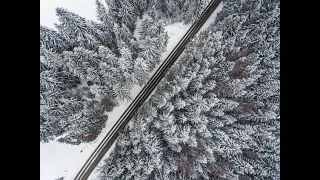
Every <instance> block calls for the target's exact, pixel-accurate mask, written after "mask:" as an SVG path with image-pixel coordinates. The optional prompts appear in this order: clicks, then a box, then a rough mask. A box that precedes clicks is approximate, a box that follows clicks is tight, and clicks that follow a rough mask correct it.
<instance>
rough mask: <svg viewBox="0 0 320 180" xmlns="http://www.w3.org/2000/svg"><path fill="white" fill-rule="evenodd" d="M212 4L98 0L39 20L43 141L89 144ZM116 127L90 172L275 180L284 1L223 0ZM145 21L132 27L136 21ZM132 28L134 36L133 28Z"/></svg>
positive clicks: (164, 179) (106, 176) (163, 178)
mask: <svg viewBox="0 0 320 180" xmlns="http://www.w3.org/2000/svg"><path fill="white" fill-rule="evenodd" d="M209 2H210V0H121V1H120V0H105V4H106V5H107V6H105V5H104V4H103V3H102V2H100V1H99V0H96V2H95V3H96V12H97V13H96V14H97V21H91V20H86V19H85V18H83V17H81V16H79V15H77V14H76V13H73V12H70V11H68V10H67V9H64V8H57V9H56V15H57V17H58V19H59V23H58V24H55V27H56V29H50V28H47V27H45V26H41V25H40V142H41V143H47V142H49V141H53V140H56V141H58V142H61V143H67V144H72V145H79V144H80V143H84V142H92V141H94V140H95V139H96V138H97V136H98V135H99V134H100V132H101V130H102V129H103V128H104V127H105V124H106V122H107V121H108V115H107V113H108V112H111V111H112V110H113V108H114V107H116V106H118V105H119V104H120V103H122V102H124V101H130V100H131V99H130V91H131V90H132V88H133V86H134V85H139V86H143V85H144V84H145V83H146V82H147V80H148V78H149V77H150V75H151V72H152V71H153V70H154V69H155V68H156V67H157V65H159V64H160V63H161V61H160V56H161V54H163V53H164V51H165V49H166V46H167V43H168V35H167V33H166V31H165V30H164V26H165V25H167V24H170V23H174V22H183V23H185V24H187V23H192V22H194V21H195V20H196V19H197V18H198V17H199V16H200V14H201V13H202V11H203V9H204V8H205V7H206V5H207V4H208V3H209ZM223 4H224V5H223V7H222V10H221V11H220V12H219V13H218V15H217V17H216V20H215V22H214V23H212V24H210V26H209V27H208V28H207V29H206V30H204V31H202V32H200V33H199V34H197V35H196V36H195V37H194V38H193V40H192V41H191V42H189V43H188V45H187V47H186V48H185V50H184V52H183V54H182V55H181V56H180V57H179V59H178V60H177V62H176V63H175V65H174V66H173V67H172V68H171V69H170V71H169V72H168V73H167V74H166V76H165V78H164V79H163V80H162V81H161V82H160V84H159V85H158V86H157V88H156V90H155V92H154V94H153V95H152V96H151V97H150V99H148V100H147V101H146V102H144V104H143V105H142V106H141V107H140V108H139V110H138V111H137V112H136V113H135V115H134V117H133V118H132V120H131V121H130V122H129V124H128V125H127V126H126V127H125V128H124V129H123V130H122V132H121V133H120V136H119V137H118V139H117V141H116V143H115V146H114V148H113V149H112V152H111V153H110V155H109V156H108V157H107V158H105V159H104V160H103V162H102V165H99V167H98V176H97V177H96V178H97V179H102V180H114V179H128V180H133V179H136V180H140V179H152V180H153V179H154V180H177V179H181V180H182V179H190V180H198V179H208V180H209V179H210V180H211V179H212V180H250V179H251V180H278V179H280V1H277V0H223ZM138 20H141V25H140V26H139V28H136V22H137V21H138ZM134 33H138V38H137V37H136V36H134Z"/></svg>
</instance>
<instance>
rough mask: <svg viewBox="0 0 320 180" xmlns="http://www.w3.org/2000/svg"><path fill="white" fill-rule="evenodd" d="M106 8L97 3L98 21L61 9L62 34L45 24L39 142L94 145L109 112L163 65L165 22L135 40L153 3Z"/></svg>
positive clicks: (121, 3) (113, 4)
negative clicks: (138, 26)
mask: <svg viewBox="0 0 320 180" xmlns="http://www.w3.org/2000/svg"><path fill="white" fill-rule="evenodd" d="M107 4H108V5H109V8H108V9H107V8H106V7H105V6H104V5H103V4H102V3H101V2H100V1H98V0H96V5H97V9H96V10H97V19H98V21H91V20H86V19H85V18H83V17H81V16H79V15H77V14H76V13H73V12H70V11H68V10H67V9H64V8H57V9H56V15H57V16H58V20H59V23H57V24H55V26H56V29H57V31H56V30H53V29H49V28H47V27H44V26H40V142H48V141H50V140H54V139H56V140H57V141H59V142H64V143H69V144H74V145H76V144H80V143H81V142H90V141H93V140H94V139H95V138H96V137H97V136H98V135H99V133H100V131H101V129H102V128H103V127H104V126H105V122H106V120H107V115H105V112H108V111H112V109H113V107H114V106H116V105H118V104H119V103H121V102H123V101H126V100H131V97H130V90H131V89H132V87H133V85H134V84H139V85H143V84H144V83H145V82H146V80H147V79H148V78H149V73H150V72H151V71H152V70H153V69H154V68H155V67H156V65H157V64H159V63H160V55H161V54H162V53H163V52H164V50H165V48H166V43H167V38H168V36H167V34H166V32H165V31H164V28H163V26H164V25H165V23H164V22H163V21H162V20H160V19H159V18H158V19H156V20H154V19H153V18H151V17H148V18H150V21H148V22H145V23H144V24H148V25H146V26H148V27H149V28H150V29H144V30H145V32H140V34H141V38H139V39H136V38H135V37H134V36H133V33H134V31H135V22H136V20H137V19H138V18H142V15H143V14H144V13H145V12H146V11H148V6H149V1H112V0H110V1H107ZM153 14H155V15H156V16H159V15H158V14H157V12H154V13H153ZM137 31H141V30H140V29H137ZM155 42H157V43H155Z"/></svg>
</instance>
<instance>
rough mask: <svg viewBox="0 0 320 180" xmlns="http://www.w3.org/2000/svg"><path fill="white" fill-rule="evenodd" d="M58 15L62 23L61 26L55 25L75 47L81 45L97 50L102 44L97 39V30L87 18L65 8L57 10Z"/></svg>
mask: <svg viewBox="0 0 320 180" xmlns="http://www.w3.org/2000/svg"><path fill="white" fill-rule="evenodd" d="M56 14H57V16H58V19H59V21H60V24H55V26H56V28H57V29H58V30H59V33H60V34H61V35H62V36H63V37H64V38H65V39H66V41H67V42H68V43H70V44H71V45H72V46H73V47H74V46H79V45H80V46H82V47H85V48H88V49H95V48H97V46H98V45H99V43H101V42H99V40H98V39H97V36H99V33H97V32H96V31H97V29H94V28H93V25H92V24H91V23H90V22H89V21H87V20H86V19H85V18H83V17H81V16H79V15H77V14H75V13H73V12H70V11H67V10H66V9H63V8H56Z"/></svg>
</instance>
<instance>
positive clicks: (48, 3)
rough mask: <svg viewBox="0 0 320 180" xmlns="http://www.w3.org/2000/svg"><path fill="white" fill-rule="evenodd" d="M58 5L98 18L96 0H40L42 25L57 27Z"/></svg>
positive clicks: (86, 16)
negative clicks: (55, 24)
mask: <svg viewBox="0 0 320 180" xmlns="http://www.w3.org/2000/svg"><path fill="white" fill-rule="evenodd" d="M100 2H101V3H103V4H104V5H105V2H104V1H103V0H100ZM57 7H63V8H66V9H67V10H68V11H71V12H74V13H77V14H78V15H80V16H82V17H84V18H86V19H87V20H89V19H90V20H97V18H96V9H97V8H96V5H95V1H94V0H54V1H53V0H40V24H41V25H44V26H47V27H49V28H53V29H55V27H54V23H59V21H58V17H57V16H56V11H55V9H56V8H57Z"/></svg>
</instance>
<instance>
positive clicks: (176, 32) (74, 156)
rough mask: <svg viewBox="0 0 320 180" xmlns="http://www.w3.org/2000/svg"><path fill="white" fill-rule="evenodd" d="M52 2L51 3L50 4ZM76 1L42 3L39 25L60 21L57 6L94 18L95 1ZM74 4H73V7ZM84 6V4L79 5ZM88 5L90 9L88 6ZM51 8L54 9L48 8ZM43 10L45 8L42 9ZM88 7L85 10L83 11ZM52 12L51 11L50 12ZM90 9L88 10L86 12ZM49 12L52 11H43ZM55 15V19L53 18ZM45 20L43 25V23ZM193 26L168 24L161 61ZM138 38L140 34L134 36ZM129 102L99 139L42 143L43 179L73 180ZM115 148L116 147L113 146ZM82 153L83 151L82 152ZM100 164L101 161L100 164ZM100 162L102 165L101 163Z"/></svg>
mask: <svg viewBox="0 0 320 180" xmlns="http://www.w3.org/2000/svg"><path fill="white" fill-rule="evenodd" d="M47 2H49V3H47ZM74 2H75V0H63V1H62V0H55V1H54V2H51V1H50V0H41V1H40V3H41V4H42V5H40V16H41V15H42V14H43V15H44V16H47V15H48V17H42V20H41V18H40V22H41V24H42V25H46V26H48V27H51V26H50V24H52V26H53V22H57V21H58V20H57V18H56V17H55V13H54V9H55V7H57V6H59V7H64V8H67V9H68V10H70V11H73V12H76V13H78V14H79V15H81V16H83V17H86V18H88V19H95V12H91V11H95V5H94V0H81V1H79V0H77V3H74ZM72 3H74V4H72ZM79 4H82V5H79ZM87 5H88V6H87ZM49 6H51V7H49ZM43 7H44V8H43ZM83 7H86V8H83ZM221 8H222V3H221V4H220V5H219V6H218V8H217V10H216V11H215V12H214V13H213V14H212V15H211V16H210V17H209V19H208V21H207V22H206V23H205V24H204V26H203V27H202V28H201V30H205V29H206V28H207V27H208V26H209V24H210V23H212V22H213V21H214V19H215V17H216V14H217V12H218V11H220V10H221ZM51 9H52V10H51ZM86 10H88V11H86ZM43 11H50V12H43ZM52 14H54V17H55V18H52V17H50V16H51V15H52ZM42 21H43V22H42ZM140 24H141V23H140V20H138V21H137V25H138V26H137V27H139V25H140ZM190 26H191V24H187V25H184V24H183V23H180V22H179V23H174V24H170V25H167V26H166V27H165V30H166V31H167V32H168V36H169V39H168V44H167V48H166V51H165V52H164V53H163V54H162V56H161V61H163V60H164V59H165V58H166V57H167V56H168V55H169V53H170V52H171V51H172V50H173V49H174V47H175V46H176V45H177V43H178V42H179V41H180V39H181V38H182V37H183V35H184V34H185V33H186V32H187V31H188V29H189V28H190ZM134 35H135V36H136V37H137V35H138V34H137V33H134ZM159 66H160V65H158V66H157V67H156V68H155V69H154V70H153V71H152V73H151V74H150V76H152V74H153V73H155V71H156V69H157V68H158V67H159ZM141 89H142V87H140V86H138V85H135V86H134V87H133V89H132V91H131V97H132V99H134V98H135V97H136V96H137V95H138V93H139V92H140V90H141ZM130 103H131V101H130V102H124V103H122V104H120V105H119V106H117V107H114V109H113V111H112V112H109V113H107V115H108V120H107V122H106V127H105V128H104V129H103V130H102V131H101V133H100V135H99V136H98V137H97V139H96V140H95V141H93V142H91V143H81V144H80V145H77V146H73V145H68V144H61V143H58V142H54V141H51V142H49V143H46V144H40V179H41V180H53V179H56V178H59V177H65V179H64V180H71V179H73V178H74V177H75V175H76V174H77V172H78V171H79V170H80V169H81V167H82V166H83V165H84V163H85V161H86V160H87V159H88V158H89V156H90V155H91V153H92V152H93V151H94V149H95V148H96V147H97V146H98V145H99V143H100V142H101V141H102V139H103V137H104V136H105V135H106V134H107V133H108V132H109V130H110V129H111V128H112V126H113V125H114V124H115V123H116V121H117V120H118V119H119V118H120V116H121V115H122V113H123V112H124V111H125V110H126V108H127V107H128V106H129V105H130ZM112 147H113V146H112ZM112 147H111V148H110V149H109V151H108V152H107V153H106V155H105V156H104V158H103V159H105V158H107V157H108V156H109V154H110V152H111V150H112V149H113V148H112ZM81 151H82V152H81ZM100 163H101V162H100ZM100 163H99V164H100ZM95 172H96V170H94V172H93V173H92V175H91V176H90V177H89V179H94V177H96V173H95Z"/></svg>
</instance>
